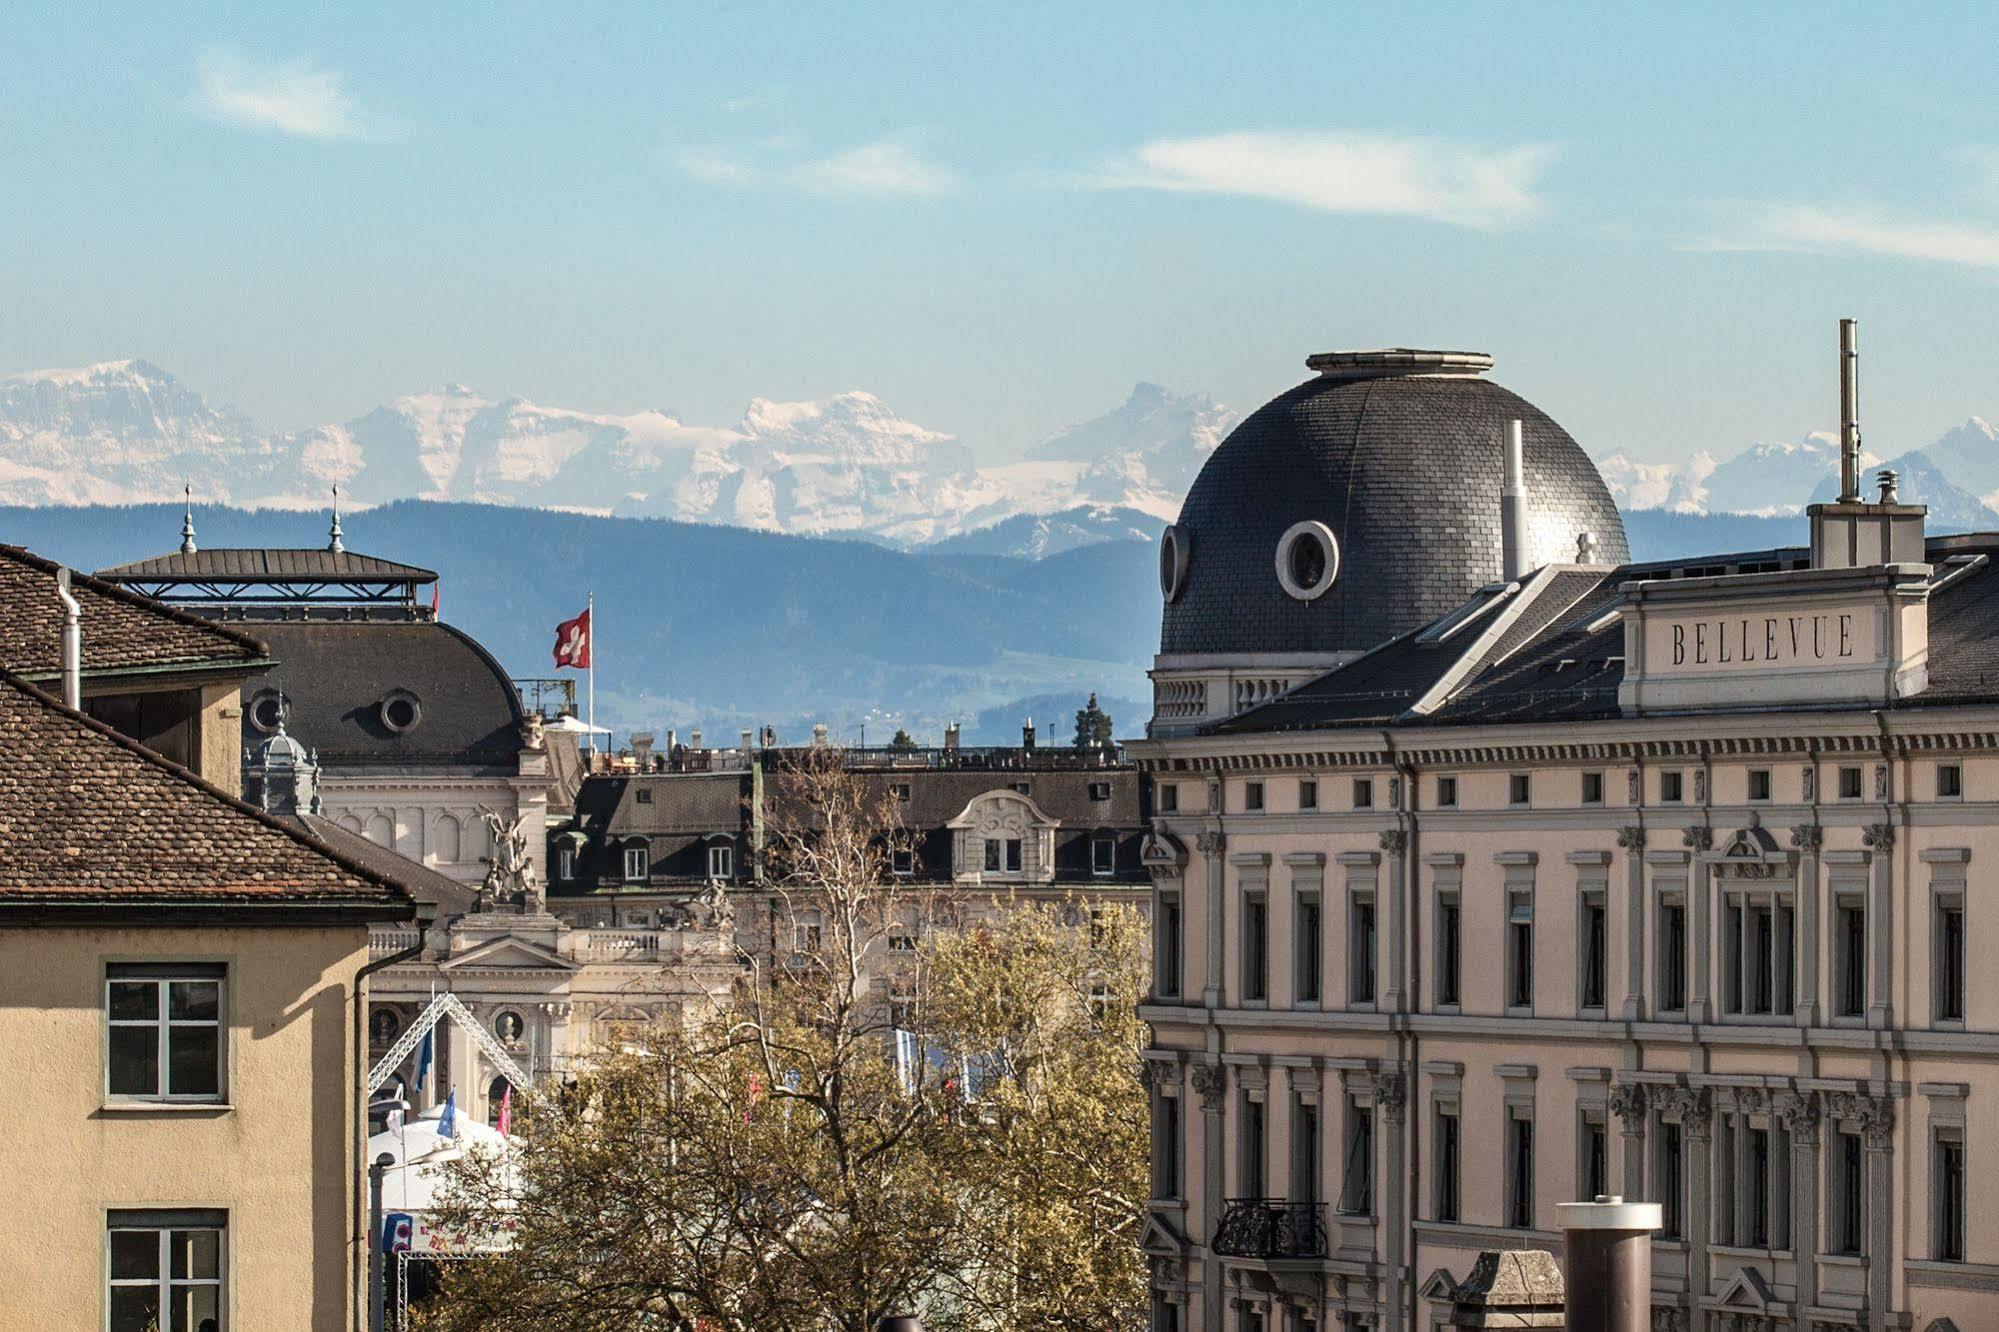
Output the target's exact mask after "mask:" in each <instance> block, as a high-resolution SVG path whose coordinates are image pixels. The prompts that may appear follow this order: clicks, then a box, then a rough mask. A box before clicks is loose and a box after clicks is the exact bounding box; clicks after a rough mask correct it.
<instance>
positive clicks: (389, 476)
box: [0, 360, 1235, 554]
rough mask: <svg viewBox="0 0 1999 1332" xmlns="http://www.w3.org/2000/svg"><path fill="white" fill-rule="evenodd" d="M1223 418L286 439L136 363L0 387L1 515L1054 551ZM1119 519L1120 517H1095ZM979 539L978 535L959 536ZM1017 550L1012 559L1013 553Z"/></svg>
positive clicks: (1141, 508) (374, 418) (608, 417)
mask: <svg viewBox="0 0 1999 1332" xmlns="http://www.w3.org/2000/svg"><path fill="white" fill-rule="evenodd" d="M1234 423H1235V416H1234V414H1233V413H1231V412H1230V411H1228V409H1226V408H1224V407H1222V406H1220V405H1218V404H1216V403H1215V402H1214V401H1213V400H1212V399H1209V398H1207V397H1203V396H1195V395H1185V394H1178V393H1174V392H1171V391H1169V390H1167V389H1164V388H1161V387H1159V386H1158V385H1156V384H1140V385H1138V386H1137V387H1136V388H1134V389H1133V390H1132V392H1131V394H1130V396H1129V397H1128V398H1127V399H1126V400H1125V402H1124V403H1123V404H1122V405H1120V406H1118V407H1117V408H1115V409H1113V410H1112V411H1109V412H1106V413H1105V414H1103V415H1102V416H1099V417H1096V418H1094V419H1092V420H1089V421H1085V422H1083V423H1081V424H1079V425H1076V426H1072V427H1070V428H1069V429H1066V430H1063V431H1060V432H1058V433H1057V434H1055V435H1053V436H1051V437H1050V438H1048V439H1046V440H1043V441H1041V442H1040V443H1039V444H1037V445H1034V446H1033V447H1031V448H1029V449H1027V450H1024V451H1022V452H1021V454H1020V460H1019V461H1017V462H1010V463H1004V464H1000V465H997V466H980V465H978V464H977V463H976V462H975V460H974V459H973V457H972V454H971V451H970V450H969V449H968V448H967V447H966V446H965V445H964V444H963V443H962V442H960V441H959V440H958V439H956V438H955V437H953V436H952V435H950V434H947V433H944V432H942V431H937V430H932V429H929V428H927V427H925V426H921V425H918V424H916V423H914V422H912V421H908V420H905V419H903V418H902V417H900V416H898V415H897V414H896V413H895V412H894V411H893V410H892V409H890V408H889V406H888V405H887V404H886V403H884V402H882V400H881V399H879V398H877V397H876V396H874V395H873V394H871V393H866V392H860V391H854V392H848V393H841V394H837V395H835V396H833V397H830V398H826V399H823V400H820V401H814V402H775V401H771V400H769V399H764V398H758V399H756V400H754V401H752V402H751V403H750V404H749V406H748V407H747V408H746V409H745V410H744V412H743V415H742V417H741V419H740V420H738V421H737V422H736V423H735V424H733V425H728V426H711V425H696V424H690V423H688V422H686V421H683V420H681V419H680V417H679V416H678V415H676V414H675V413H673V412H669V411H665V410H655V411H644V412H637V413H633V414H630V415H618V414H605V413H592V412H584V411H576V410H572V409H569V408H562V407H545V406H540V405H537V404H535V403H532V402H529V401H527V400H526V399H524V398H501V399H493V398H488V397H485V396H482V395H481V394H479V393H476V392H474V391H473V390H472V389H469V388H467V387H465V386H464V385H459V384H453V385H447V386H445V387H444V388H441V389H437V390H434V391H431V392H426V393H416V394H411V395H408V396H405V397H401V398H397V399H395V400H394V401H393V402H389V403H386V404H384V405H382V406H380V407H377V408H375V409H373V410H372V411H368V412H366V413H364V414H362V415H360V416H357V417H355V418H353V419H352V420H349V421H346V422H344V423H341V424H337V425H325V426H319V427H315V428H313V429H310V430H304V431H299V432H296V433H291V434H283V433H273V432H269V431H265V430H263V429H261V428H260V427H258V426H257V425H256V423H254V422H253V421H251V420H249V419H248V418H247V417H245V416H243V415H242V414H241V413H239V412H237V411H234V410H233V409H230V408H227V407H217V406H214V405H212V404H210V403H209V402H208V401H207V400H206V399H204V398H203V397H202V396H201V394H199V393H198V392H196V391H194V390H193V389H191V388H189V387H188V386H187V385H185V384H184V383H182V382H181V381H180V380H179V379H177V378H176V377H175V376H173V375H172V374H170V373H168V372H167V371H165V370H162V369H161V368H159V367H158V366H156V365H153V364H151V363H150V362H147V361H143V360H126V361H107V362H103V363H101V364H97V365H90V366H84V367H82V368H79V369H73V370H44V371H34V372H29V373H26V374H17V375H11V376H8V377H6V378H0V504H18V505H43V504H60V505H74V504H135V503H147V502H160V501H172V500H174V499H177V498H179V496H180V495H181V491H182V487H183V486H190V487H192V489H193V492H194V494H195V496H196V498H197V499H198V500H199V501H200V502H202V503H210V504H231V505H235V506H239V507H244V508H321V507H324V506H325V505H326V503H327V501H328V497H329V492H330V490H331V488H332V487H334V486H336V485H337V486H339V487H340V490H341V495H342V498H343V500H344V501H345V502H346V503H347V504H349V505H351V506H357V507H368V506H373V505H378V504H386V503H391V502H393V501H396V500H403V499H425V500H448V501H459V502H466V503H477V504H498V505H513V506H520V507H533V508H551V509H561V510H569V511H576V512H585V513H595V514H600V515H616V516H621V517H661V518H675V519H680V520H683V521H688V522H703V523H720V524H727V525H730V526H736V527H750V528H757V529H762V530H767V531H779V532H788V533H792V534H799V535H831V534H852V535H858V536H865V537H868V538H870V539H874V540H878V541H883V542H887V543H890V544H893V545H897V546H905V547H906V546H915V545H920V544H924V543H927V542H933V541H939V540H945V539H949V538H954V537H960V536H965V535H968V534H972V533H978V532H981V531H983V530H985V529H990V528H992V527H993V526H994V525H995V524H999V523H1004V522H1006V521H1008V520H1010V519H1014V518H1018V517H1022V516H1030V515H1031V516H1034V517H1036V518H1038V517H1040V516H1043V515H1049V514H1060V513H1065V512H1067V511H1080V512H1069V513H1068V516H1067V517H1065V518H1064V519H1063V520H1061V521H1059V522H1057V523H1055V524H1054V527H1055V529H1056V530H1053V531H1050V530H1045V529H1043V528H1040V527H1037V525H1036V524H1035V523H1032V522H1030V523H1028V524H1024V525H1017V526H1016V527H1015V528H1013V529H1009V530H1011V531H1017V532H1018V533H1019V535H1020V540H1021V541H1022V542H1023V543H1025V546H1024V550H1032V552H1033V553H1036V554H1048V553H1054V552H1056V551H1059V550H1063V549H1068V548H1070V547H1071V546H1073V545H1075V544H1079V543H1082V542H1086V541H1089V540H1101V539H1104V538H1105V536H1106V535H1121V534H1124V533H1125V532H1126V531H1127V530H1128V529H1130V528H1131V527H1132V525H1133V524H1139V525H1141V526H1146V527H1150V528H1151V529H1152V530H1151V531H1147V532H1146V535H1147V536H1150V535H1153V534H1154V532H1156V530H1157V527H1158V526H1159V525H1160V524H1162V523H1165V522H1170V521H1171V520H1172V517H1173V515H1174V514H1175V513H1176V512H1177V511H1178V509H1179V503H1180V496H1181V495H1182V494H1183V493H1184V492H1185V491H1186V489H1187V487H1188V486H1189V485H1190V484H1191V483H1192V481H1193V478H1194V475H1195V473H1196V472H1198V471H1199V470H1200V466H1201V463H1202V462H1203V461H1204V460H1205V459H1206V458H1207V455H1208V454H1209V453H1210V452H1212V451H1213V450H1214V448H1215V446H1216V445H1217V444H1219V443H1220V442H1221V440H1222V438H1223V437H1224V436H1225V435H1227V433H1228V431H1229V429H1230V428H1231V427H1232V426H1233V425H1234ZM1108 515H1116V516H1108ZM975 544H978V545H980V546H981V548H991V547H992V545H993V539H992V538H990V537H987V538H982V539H981V541H980V542H979V543H975ZM1008 553H1014V552H1008Z"/></svg>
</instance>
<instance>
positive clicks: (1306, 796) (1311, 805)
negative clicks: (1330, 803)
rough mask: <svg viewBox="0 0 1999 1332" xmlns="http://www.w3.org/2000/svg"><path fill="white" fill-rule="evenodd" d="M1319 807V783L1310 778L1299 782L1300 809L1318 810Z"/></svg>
mask: <svg viewBox="0 0 1999 1332" xmlns="http://www.w3.org/2000/svg"><path fill="white" fill-rule="evenodd" d="M1318 807H1319V783H1318V782H1317V781H1315V780H1313V779H1312V778H1310V777H1305V778H1301V779H1300V780H1299V782H1298V808H1300V809H1317V808H1318Z"/></svg>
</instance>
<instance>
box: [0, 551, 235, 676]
mask: <svg viewBox="0 0 1999 1332" xmlns="http://www.w3.org/2000/svg"><path fill="white" fill-rule="evenodd" d="M60 567H61V566H60V565H58V564H56V563H55V562H54V561H53V560H45V559H43V558H42V557H41V556H39V555H35V554H31V553H30V552H28V551H26V550H23V549H21V548H20V547H19V546H5V545H0V670H4V671H14V672H16V673H18V674H22V675H28V676H35V677H40V676H45V675H53V674H54V673H55V672H57V671H59V670H61V669H62V603H61V602H60V601H58V600H57V599H56V571H57V570H58V569H59V568H60ZM70 586H71V589H72V591H73V593H74V595H75V597H76V600H77V602H78V604H79V605H81V606H82V607H83V615H82V629H83V668H84V670H85V672H86V673H115V672H118V671H123V670H135V669H140V668H157V667H161V666H181V665H184V666H188V667H190V668H198V667H204V666H226V665H230V664H235V663H242V664H245V665H253V664H255V663H258V662H262V661H265V660H267V659H268V658H269V657H270V650H269V649H268V648H266V647H265V646H264V644H263V643H261V642H259V641H258V640H257V639H254V638H252V637H250V636H249V635H248V634H244V633H239V632H238V631H236V630H234V629H229V628H226V627H224V626H222V625H219V624H215V623H213V622H212V621H209V620H204V619H202V618H200V617H199V616H196V615H191V614H189V613H188V612H186V611H182V610H176V609H174V608H173V607H171V606H162V605H160V604H159V603H158V602H156V601H151V600H148V599H147V598H145V597H142V596H139V595H138V594H137V593H134V592H127V591H126V590H125V589H123V588H121V587H115V586H113V585H112V584H110V583H107V582H104V581H103V580H102V579H99V578H94V577H92V576H91V575H89V574H86V573H76V572H74V571H73V572H72V573H71V576H70Z"/></svg>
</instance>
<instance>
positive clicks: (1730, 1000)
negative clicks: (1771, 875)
mask: <svg viewBox="0 0 1999 1332" xmlns="http://www.w3.org/2000/svg"><path fill="white" fill-rule="evenodd" d="M1774 882H1780V881H1764V882H1759V883H1757V884H1756V885H1755V886H1750V885H1748V884H1744V885H1742V886H1740V887H1738V886H1733V885H1732V884H1731V881H1730V880H1727V879H1724V880H1722V884H1723V892H1722V894H1721V1001H1722V1011H1723V1012H1725V1013H1732V1014H1735V1015H1737V1016H1771V1015H1779V1014H1789V1013H1790V1012H1791V1008H1792V993H1793V990H1792V982H1791V976H1792V959H1791V941H1792V939H1793V938H1794V937H1795V932H1794V931H1793V929H1792V920H1791V891H1790V888H1789V886H1788V885H1785V886H1783V887H1777V886H1766V884H1774Z"/></svg>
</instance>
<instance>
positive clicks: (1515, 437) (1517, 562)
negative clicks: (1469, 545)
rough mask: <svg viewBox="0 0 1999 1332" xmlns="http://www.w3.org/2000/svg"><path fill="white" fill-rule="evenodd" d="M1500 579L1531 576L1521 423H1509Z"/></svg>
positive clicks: (1501, 514) (1502, 490)
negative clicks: (1528, 561)
mask: <svg viewBox="0 0 1999 1332" xmlns="http://www.w3.org/2000/svg"><path fill="white" fill-rule="evenodd" d="M1499 562H1500V566H1501V567H1500V572H1499V576H1500V577H1501V578H1503V579H1505V580H1506V581H1507V582H1509V583H1514V582H1518V581H1519V580H1520V579H1522V578H1524V577H1526V576H1527V460H1526V447H1525V443H1524V440H1523V438H1522V431H1521V425H1520V422H1519V421H1518V420H1513V421H1508V422H1507V423H1506V480H1505V483H1504V484H1503V485H1502V486H1501V487H1500V491H1499Z"/></svg>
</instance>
